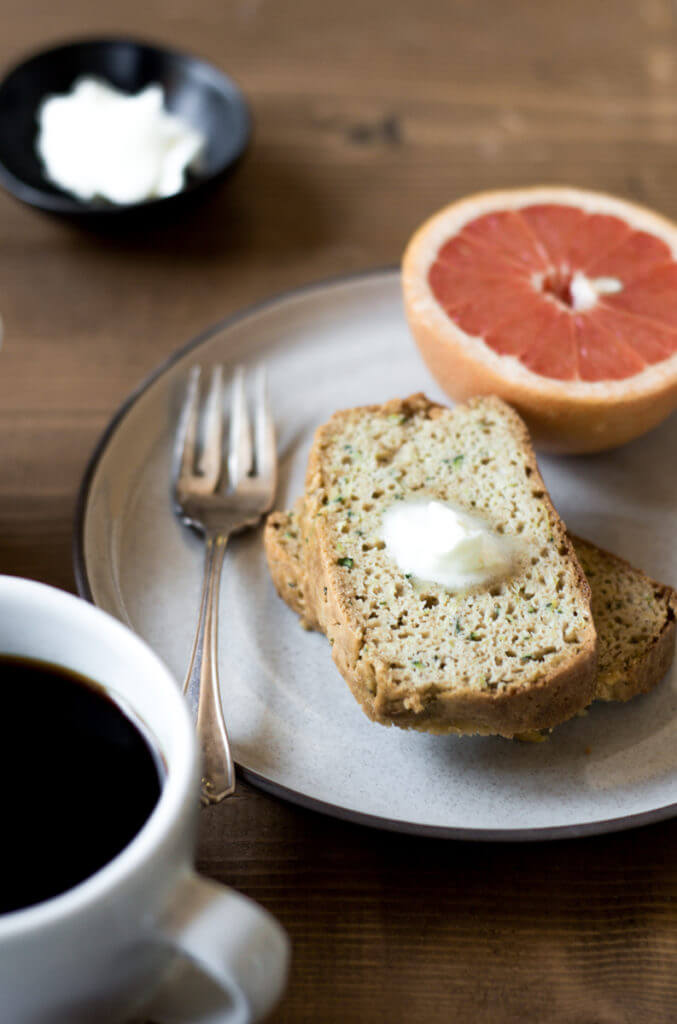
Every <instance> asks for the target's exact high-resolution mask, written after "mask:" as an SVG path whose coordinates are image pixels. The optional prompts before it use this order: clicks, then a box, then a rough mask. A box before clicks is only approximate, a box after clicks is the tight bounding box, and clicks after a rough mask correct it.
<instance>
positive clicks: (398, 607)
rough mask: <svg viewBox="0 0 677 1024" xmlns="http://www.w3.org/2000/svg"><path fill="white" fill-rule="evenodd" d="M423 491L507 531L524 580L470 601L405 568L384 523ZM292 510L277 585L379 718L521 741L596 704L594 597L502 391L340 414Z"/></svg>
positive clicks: (275, 535) (276, 561)
mask: <svg viewBox="0 0 677 1024" xmlns="http://www.w3.org/2000/svg"><path fill="white" fill-rule="evenodd" d="M412 497H415V498H424V497H425V498H427V499H429V500H432V499H434V500H438V501H447V502H452V503H453V504H454V505H455V506H457V507H460V508H462V509H464V510H466V511H468V512H469V513H471V514H473V515H475V516H481V517H482V518H484V520H485V521H486V522H487V525H488V526H489V527H490V528H491V529H492V530H494V531H495V532H496V533H499V534H503V535H505V536H506V537H507V538H511V539H512V540H513V541H514V542H515V544H516V545H517V547H518V548H519V550H520V552H521V556H520V560H519V564H517V565H516V566H515V568H514V572H513V573H512V575H511V576H510V577H509V578H508V579H505V580H502V581H497V582H496V583H495V584H494V585H492V586H484V587H474V588H471V589H470V590H468V591H466V592H464V593H459V594H456V593H450V592H449V591H448V590H446V589H445V588H444V587H441V586H439V585H436V584H419V583H418V582H417V581H415V580H412V579H410V578H408V577H407V576H405V575H404V574H403V573H402V572H400V570H399V569H398V567H397V565H396V564H395V563H394V562H393V560H392V558H390V556H389V554H388V552H387V551H386V550H385V548H384V544H383V541H382V540H381V521H382V516H383V512H384V510H385V509H386V508H387V507H388V506H389V505H390V504H391V503H392V502H394V501H398V500H401V499H407V498H412ZM284 515H285V514H281V513H273V514H272V516H271V517H270V518H269V520H268V523H267V527H266V533H265V546H266V553H267V556H268V561H269V565H270V569H271V573H272V576H273V580H274V582H275V584H276V587H277V589H278V592H279V593H280V594H281V596H283V597H284V598H285V600H286V601H287V602H288V603H289V604H291V605H292V607H295V608H296V610H297V611H299V613H300V614H301V615H302V618H303V620H304V622H305V623H306V625H308V626H310V627H313V628H319V629H321V630H322V631H323V632H324V633H325V634H326V635H327V636H328V638H329V640H330V643H331V644H332V654H333V657H334V660H335V662H336V664H337V666H338V668H339V670H340V671H341V673H342V674H343V676H344V678H345V679H346V681H347V682H348V684H349V686H350V688H351V690H352V692H353V694H354V696H355V697H356V698H357V700H358V701H359V703H360V704H361V705H362V707H363V709H364V710H365V711H366V713H367V714H368V715H369V717H371V718H372V719H374V720H376V721H379V722H381V723H383V724H386V725H392V724H395V725H399V726H402V727H405V728H417V729H424V730H426V731H431V732H458V733H483V734H499V735H503V736H508V737H511V736H513V735H515V734H519V733H524V732H527V731H529V730H533V729H545V728H551V727H552V726H554V725H557V724H559V723H560V722H562V721H565V720H566V719H568V718H571V717H572V716H573V715H575V714H576V713H577V712H578V711H580V710H581V709H582V708H584V707H585V706H587V704H589V703H590V701H591V700H592V699H593V695H594V687H595V673H596V634H595V628H594V625H593V620H592V615H591V610H590V590H589V587H588V584H587V581H586V579H585V576H584V574H583V572H582V570H581V567H580V565H579V563H578V560H577V558H576V555H575V553H574V549H573V546H572V544H571V541H570V540H569V538H568V537H567V534H566V531H565V529H564V526H563V524H562V522H561V520H560V519H559V516H558V515H557V513H556V511H555V509H554V508H553V506H552V503H551V502H550V499H549V497H548V495H547V492H546V490H545V486H544V484H543V481H542V479H541V476H540V473H539V471H538V467H537V464H536V460H535V457H534V454H533V450H532V448H531V444H530V441H529V437H528V433H527V431H526V428H525V426H524V424H523V423H522V421H521V419H520V418H519V417H518V416H517V414H516V413H515V412H514V411H513V410H512V409H510V408H509V407H508V406H506V405H505V404H504V403H503V402H501V401H500V400H498V399H493V398H483V399H476V400H474V401H472V402H470V403H468V404H467V405H464V406H458V407H456V408H455V409H453V410H449V409H446V408H444V407H442V406H439V405H436V404H434V403H432V402H430V401H429V400H428V399H426V398H425V397H424V396H422V395H414V396H412V397H410V398H408V399H405V400H397V401H393V402H389V403H386V404H384V405H381V406H369V407H363V408H358V409H351V410H347V411H345V412H342V413H337V414H336V415H335V416H333V417H332V419H331V420H329V422H328V423H327V424H325V425H324V426H323V427H321V428H320V429H319V430H318V432H317V434H316V437H315V441H314V444H313V449H312V452H311V456H310V460H309V466H308V474H307V480H306V491H305V495H304V498H303V501H302V502H301V503H300V505H299V506H298V508H297V511H296V518H295V519H294V520H293V522H292V523H290V522H289V521H288V520H285V518H284ZM287 534H289V536H286V535H287ZM290 541H291V542H293V543H289V542H290ZM294 564H295V565H296V567H297V568H296V571H295V572H294ZM298 566H301V567H302V568H301V570H300V572H299V569H298Z"/></svg>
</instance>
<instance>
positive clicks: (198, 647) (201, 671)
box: [183, 533, 235, 806]
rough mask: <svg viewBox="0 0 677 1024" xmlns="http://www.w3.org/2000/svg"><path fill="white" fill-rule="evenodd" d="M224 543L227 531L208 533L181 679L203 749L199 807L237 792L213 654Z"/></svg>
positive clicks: (215, 657) (215, 649)
mask: <svg viewBox="0 0 677 1024" xmlns="http://www.w3.org/2000/svg"><path fill="white" fill-rule="evenodd" d="M227 544H228V534H227V533H214V534H208V535H207V538H206V547H205V568H204V579H203V582H202V597H201V600H200V617H199V619H198V624H197V630H196V632H195V640H194V642H193V652H192V654H191V657H190V665H189V666H188V674H187V676H186V681H185V683H184V684H183V692H184V693H185V695H186V697H187V698H188V703H189V705H190V707H191V710H192V712H193V718H194V719H195V722H196V729H197V738H198V743H199V744H200V749H201V751H202V781H201V784H200V803H201V804H202V805H203V806H206V805H207V804H218V803H220V801H221V800H223V799H224V797H227V796H231V795H232V794H233V793H234V792H235V765H234V763H233V754H232V752H231V749H230V742H229V740H228V733H227V731H226V723H225V721H224V719H223V711H222V709H221V694H220V691H219V670H218V659H217V654H218V652H217V639H218V620H219V583H220V580H221V568H222V566H223V556H224V555H225V553H226V545H227Z"/></svg>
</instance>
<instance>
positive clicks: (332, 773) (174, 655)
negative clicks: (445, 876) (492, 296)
mask: <svg viewBox="0 0 677 1024" xmlns="http://www.w3.org/2000/svg"><path fill="white" fill-rule="evenodd" d="M198 363H199V364H200V365H202V366H203V367H208V366H210V365H214V364H217V363H221V364H224V366H225V367H226V369H227V370H228V369H230V370H231V371H232V369H234V367H235V366H237V365H238V364H241V363H245V364H249V365H251V366H256V365H259V364H265V366H266V367H267V371H268V378H269V386H270V396H271V405H272V408H273V410H274V416H275V421H276V425H277V430H278V449H279V457H280V480H279V487H278V493H277V497H276V507H278V508H286V507H291V506H292V505H293V503H294V501H295V499H296V498H297V497H298V495H299V494H301V493H302V491H303V484H304V475H305V471H306V464H307V460H308V454H309V450H310V447H311V444H312V439H313V435H314V432H315V430H316V428H317V427H318V426H319V424H321V423H322V422H324V421H325V420H326V419H327V417H328V415H329V414H330V413H331V412H333V411H334V410H338V409H345V408H348V407H351V406H359V405H362V404H368V403H374V402H380V401H386V400H388V399H391V398H392V397H393V396H396V395H406V394H409V393H410V392H411V391H412V390H420V391H424V392H425V393H426V394H427V395H428V396H429V397H430V398H431V399H435V400H439V401H441V402H444V401H445V396H444V394H443V393H442V392H441V391H440V389H439V387H438V386H437V385H436V383H435V381H434V379H433V378H432V377H431V376H430V374H429V373H428V371H427V370H426V369H425V367H424V366H423V364H422V363H421V360H420V356H419V355H418V353H417V351H416V348H415V346H414V344H413V342H412V339H411V335H410V332H409V329H408V327H407V323H406V320H405V317H404V313H403V309H402V292H401V281H400V274H399V271H398V270H395V269H393V270H383V271H376V272H373V273H369V274H364V275H360V276H357V277H352V278H347V279H342V280H336V281H332V282H328V283H326V284H321V285H316V286H312V287H309V288H306V289H302V290H299V291H296V292H293V293H290V294H288V295H285V296H282V297H280V298H277V299H273V300H270V301H268V302H266V303H264V304H262V305H260V306H258V307H256V308H254V309H252V310H249V311H245V312H244V313H243V314H240V315H238V316H236V317H234V318H232V319H231V320H229V321H226V322H225V323H223V324H220V325H217V326H216V327H215V328H213V329H212V330H210V331H208V332H206V334H204V335H202V336H201V337H200V338H198V339H197V340H196V341H195V342H193V343H191V344H190V345H189V346H187V348H186V349H184V350H182V351H181V352H179V353H178V354H177V356H176V357H174V358H172V360H171V361H170V362H169V363H168V364H167V365H165V366H164V367H162V368H161V369H160V370H159V371H158V372H157V373H156V374H154V375H153V377H152V378H151V379H150V380H149V381H148V382H146V383H145V384H144V385H143V386H142V387H141V388H140V389H139V390H138V391H137V392H136V394H134V395H132V396H131V398H130V399H129V400H128V402H127V403H126V404H125V406H124V407H123V408H122V409H121V410H120V411H119V412H118V414H117V415H116V417H115V418H114V420H113V422H112V423H111V425H110V426H109V428H108V430H107V432H106V434H105V435H104V437H103V438H102V440H101V442H100V444H99V446H98V449H97V451H96V453H95V455H94V457H93V459H92V461H91V463H90V466H89V469H88V471H87V475H86V478H85V481H84V484H83V488H82V492H81V496H80V503H79V511H78V525H77V532H76V546H75V558H76V569H77V577H78V585H79V588H80V591H81V593H82V594H83V595H84V596H87V597H88V598H90V599H91V600H93V601H94V602H95V603H96V604H97V605H99V606H100V607H102V608H104V609H105V610H106V611H109V612H111V613H112V614H113V615H115V616H116V617H117V618H119V619H121V620H122V621H123V622H125V623H127V624H128V625H130V626H131V627H132V628H133V629H134V630H135V631H136V632H138V633H139V634H140V635H141V636H142V637H143V638H144V639H145V640H146V641H147V642H148V643H149V644H150V646H151V647H153V648H154V650H156V651H157V653H159V654H160V656H161V657H162V659H163V660H164V661H165V663H166V664H167V665H168V666H169V667H170V669H171V670H172V672H173V673H174V675H175V676H177V677H178V678H181V677H182V676H183V674H184V672H185V667H186V665H187V663H188V659H189V655H190V647H191V643H192V636H193V629H194V616H195V609H196V608H197V606H198V603H199V590H200V583H201V573H202V544H201V541H200V540H199V538H197V537H195V536H192V535H191V534H190V533H189V532H187V531H185V529H183V528H182V527H181V526H180V524H179V523H178V522H177V520H176V518H175V517H174V515H173V513H172V509H171V505H170V502H169V491H170V481H171V455H172V448H173V443H174V435H175V430H176V421H177V416H178V410H179V408H180V406H181V402H182V400H183V395H184V391H185V386H186V381H187V377H188V373H189V370H190V368H191V366H193V365H195V364H198ZM671 450H672V439H671V430H670V426H669V424H666V425H665V426H664V427H659V428H658V429H657V430H656V431H654V432H653V433H652V434H651V435H650V436H647V437H644V438H641V439H639V440H636V441H635V442H633V443H631V444H629V445H626V446H624V447H622V448H619V449H616V450H614V451H611V452H604V453H600V454H598V455H590V456H587V457H585V458H582V457H580V456H568V457H563V456H539V466H540V468H541V472H542V474H543V478H544V481H545V484H546V486H547V489H548V491H549V493H550V495H551V498H552V501H553V504H554V505H555V508H556V509H557V510H558V512H559V513H560V515H561V516H562V519H563V520H564V522H565V523H566V524H567V527H568V528H569V529H570V531H571V532H572V533H573V534H575V535H578V536H582V537H585V538H586V539H587V540H589V541H592V542H593V543H597V544H599V545H600V546H601V547H603V548H605V549H607V550H610V551H612V552H614V553H616V554H618V555H621V556H622V557H623V558H625V559H627V560H628V561H629V562H630V563H631V564H632V565H634V566H638V567H641V568H642V569H643V570H644V571H645V572H647V573H648V574H649V575H650V576H653V577H655V578H659V579H660V578H666V579H668V580H669V579H671V578H674V576H675V570H676V569H677V566H675V563H674V559H675V554H674V548H673V543H672V525H671V517H670V509H671V507H672V503H673V502H674V500H675V498H676V497H677V495H676V494H675V493H674V487H673V481H672V479H671V478H670V476H669V475H666V474H665V472H664V467H665V466H666V465H667V464H669V461H670V458H671V456H670V452H671ZM219 629H220V635H219V666H220V674H221V681H222V682H221V687H222V704H223V711H224V715H225V720H226V722H227V724H228V729H229V733H230V737H231V742H232V745H233V749H234V756H235V760H236V763H237V765H238V767H239V769H240V771H241V772H242V774H243V776H244V777H245V778H246V779H247V780H249V781H251V782H253V783H254V784H256V785H258V786H260V787H262V788H263V789H266V790H268V791H269V792H272V793H275V794H277V795H279V796H282V797H285V798H288V799H290V800H293V801H296V802H299V803H301V804H304V805H306V806H310V807H314V808H316V809H318V810H322V811H325V812H328V813H331V814H335V815H337V816H339V817H344V818H349V819H351V820H355V821H360V822H363V823H366V824H371V825H375V826H378V827H383V828H389V829H397V830H402V831H409V832H415V833H419V834H428V835H436V836H446V837H450V838H468V839H507V840H523V839H542V838H555V837H560V836H576V835H584V834H590V833H595V832H603V831H610V830H616V829H621V828H627V827H630V826H632V825H637V824H641V823H645V822H648V821H652V820H658V819H660V818H663V817H667V816H669V815H671V814H673V813H674V810H675V804H677V764H675V762H674V758H673V756H672V751H673V750H674V749H675V744H674V743H673V738H674V736H673V734H674V733H675V731H676V730H677V679H676V678H675V675H674V669H673V670H672V671H671V674H669V675H668V676H667V678H665V679H664V680H663V682H661V684H660V685H659V686H657V687H656V688H655V690H654V691H653V692H652V693H650V694H647V695H645V696H642V697H641V698H637V699H635V700H633V701H630V702H629V703H627V704H602V703H600V702H597V703H595V704H594V705H593V706H592V707H591V708H590V710H589V711H588V712H587V713H586V714H584V715H583V716H581V717H575V718H573V719H572V720H570V721H568V722H566V723H565V724H564V725H561V726H559V727H558V728H557V729H555V730H554V731H553V732H552V734H551V735H549V736H548V738H547V740H546V742H542V743H525V742H522V743H520V742H511V741H509V740H506V739H503V738H501V737H484V736H475V737H458V736H453V735H449V736H438V735H426V734H425V733H420V732H414V731H408V732H402V731H400V730H399V729H395V728H390V729H384V728H383V727H382V726H381V725H379V724H376V723H374V722H370V721H369V720H368V719H367V718H366V717H365V716H364V715H363V714H362V712H361V710H360V708H359V706H358V705H357V703H356V702H355V700H354V699H353V697H352V696H351V694H350V692H349V690H348V688H347V687H346V685H345V683H344V682H343V680H342V679H341V676H340V674H339V672H338V670H337V668H336V667H335V665H334V664H333V662H332V661H331V659H330V657H329V652H328V645H327V641H326V639H325V638H324V637H322V636H321V635H319V634H317V633H309V632H305V631H303V630H301V629H300V628H299V625H298V622H297V619H296V616H295V615H294V614H293V612H292V611H291V610H290V609H289V608H287V607H286V606H285V605H284V604H283V603H282V602H281V601H280V600H279V598H278V597H277V595H276V593H275V590H274V588H273V585H272V583H271V579H270V575H269V572H268V569H267V566H266V560H265V555H264V551H263V547H262V542H261V534H260V531H257V532H254V533H252V534H246V535H243V536H242V537H240V538H235V539H234V540H233V542H232V548H231V549H230V550H229V553H228V554H227V556H226V568H225V571H224V578H223V584H222V593H221V616H220V622H219Z"/></svg>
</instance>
